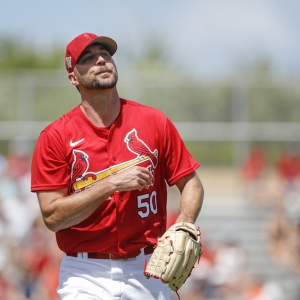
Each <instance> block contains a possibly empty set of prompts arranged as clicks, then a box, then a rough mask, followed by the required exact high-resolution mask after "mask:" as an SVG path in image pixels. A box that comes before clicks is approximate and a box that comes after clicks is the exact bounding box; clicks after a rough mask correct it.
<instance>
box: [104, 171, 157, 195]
mask: <svg viewBox="0 0 300 300" xmlns="http://www.w3.org/2000/svg"><path fill="white" fill-rule="evenodd" d="M108 178H109V181H110V183H112V184H113V185H114V186H115V188H116V191H132V190H139V191H141V190H142V189H148V188H149V186H150V185H151V183H152V179H153V175H152V174H151V172H150V171H149V170H148V169H147V168H143V167H138V166H134V167H131V168H128V169H126V170H123V171H121V172H119V173H116V174H114V175H113V176H110V177H108Z"/></svg>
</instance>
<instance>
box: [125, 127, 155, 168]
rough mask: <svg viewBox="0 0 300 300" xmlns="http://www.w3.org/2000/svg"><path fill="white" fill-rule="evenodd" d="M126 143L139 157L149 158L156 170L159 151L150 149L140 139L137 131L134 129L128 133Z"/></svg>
mask: <svg viewBox="0 0 300 300" xmlns="http://www.w3.org/2000/svg"><path fill="white" fill-rule="evenodd" d="M124 142H125V143H126V144H127V148H128V149H129V150H130V151H131V152H133V153H135V154H137V155H138V157H144V156H148V157H149V159H150V161H151V163H152V165H153V168H156V166H157V163H158V151H157V149H155V150H154V151H151V150H150V148H149V147H148V146H147V145H146V144H145V143H144V142H143V141H142V140H140V139H139V138H138V136H137V131H136V129H132V130H131V131H130V132H128V133H127V135H126V137H125V139H124Z"/></svg>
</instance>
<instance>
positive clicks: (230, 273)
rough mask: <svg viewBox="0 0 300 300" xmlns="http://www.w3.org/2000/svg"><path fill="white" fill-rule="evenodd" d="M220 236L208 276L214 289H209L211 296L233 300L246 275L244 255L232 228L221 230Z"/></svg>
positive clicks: (235, 232)
mask: <svg viewBox="0 0 300 300" xmlns="http://www.w3.org/2000/svg"><path fill="white" fill-rule="evenodd" d="M221 236H222V237H223V239H222V241H221V242H220V243H219V244H218V245H217V247H216V248H215V249H214V254H213V265H212V266H211V269H210V271H209V275H208V280H209V283H210V285H211V287H214V288H215V289H214V290H213V289H212V288H211V294H212V295H211V296H213V297H216V299H235V298H234V297H236V295H239V293H240V289H241V285H242V283H243V281H244V277H245V275H246V253H245V251H244V249H243V247H242V246H241V244H240V242H239V239H238V232H237V231H236V230H235V229H234V228H231V227H225V228H223V229H222V231H221ZM212 299H214V298H212Z"/></svg>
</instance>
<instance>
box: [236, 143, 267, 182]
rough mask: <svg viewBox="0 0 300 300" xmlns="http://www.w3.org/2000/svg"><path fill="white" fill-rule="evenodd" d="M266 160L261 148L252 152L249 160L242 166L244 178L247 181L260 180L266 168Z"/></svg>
mask: <svg viewBox="0 0 300 300" xmlns="http://www.w3.org/2000/svg"><path fill="white" fill-rule="evenodd" d="M265 163H266V159H265V155H264V153H263V151H262V150H261V149H259V148H254V149H252V150H251V152H250V155H249V157H248V159H247V160H246V161H245V162H244V164H243V165H242V176H243V178H244V179H245V180H253V179H257V178H259V176H260V175H261V172H262V171H263V169H264V167H265Z"/></svg>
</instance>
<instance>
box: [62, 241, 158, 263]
mask: <svg viewBox="0 0 300 300" xmlns="http://www.w3.org/2000/svg"><path fill="white" fill-rule="evenodd" d="M143 250H144V254H145V255H147V254H151V253H153V251H154V246H153V245H150V246H147V247H145V248H143ZM141 253H142V250H137V251H134V252H131V253H128V254H122V255H119V254H111V253H101V252H87V253H85V252H83V253H82V252H79V253H77V252H73V253H66V255H67V256H73V257H81V255H82V257H84V256H83V254H86V257H87V258H93V259H112V260H124V259H129V258H134V257H137V256H139V255H140V254H141Z"/></svg>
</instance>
